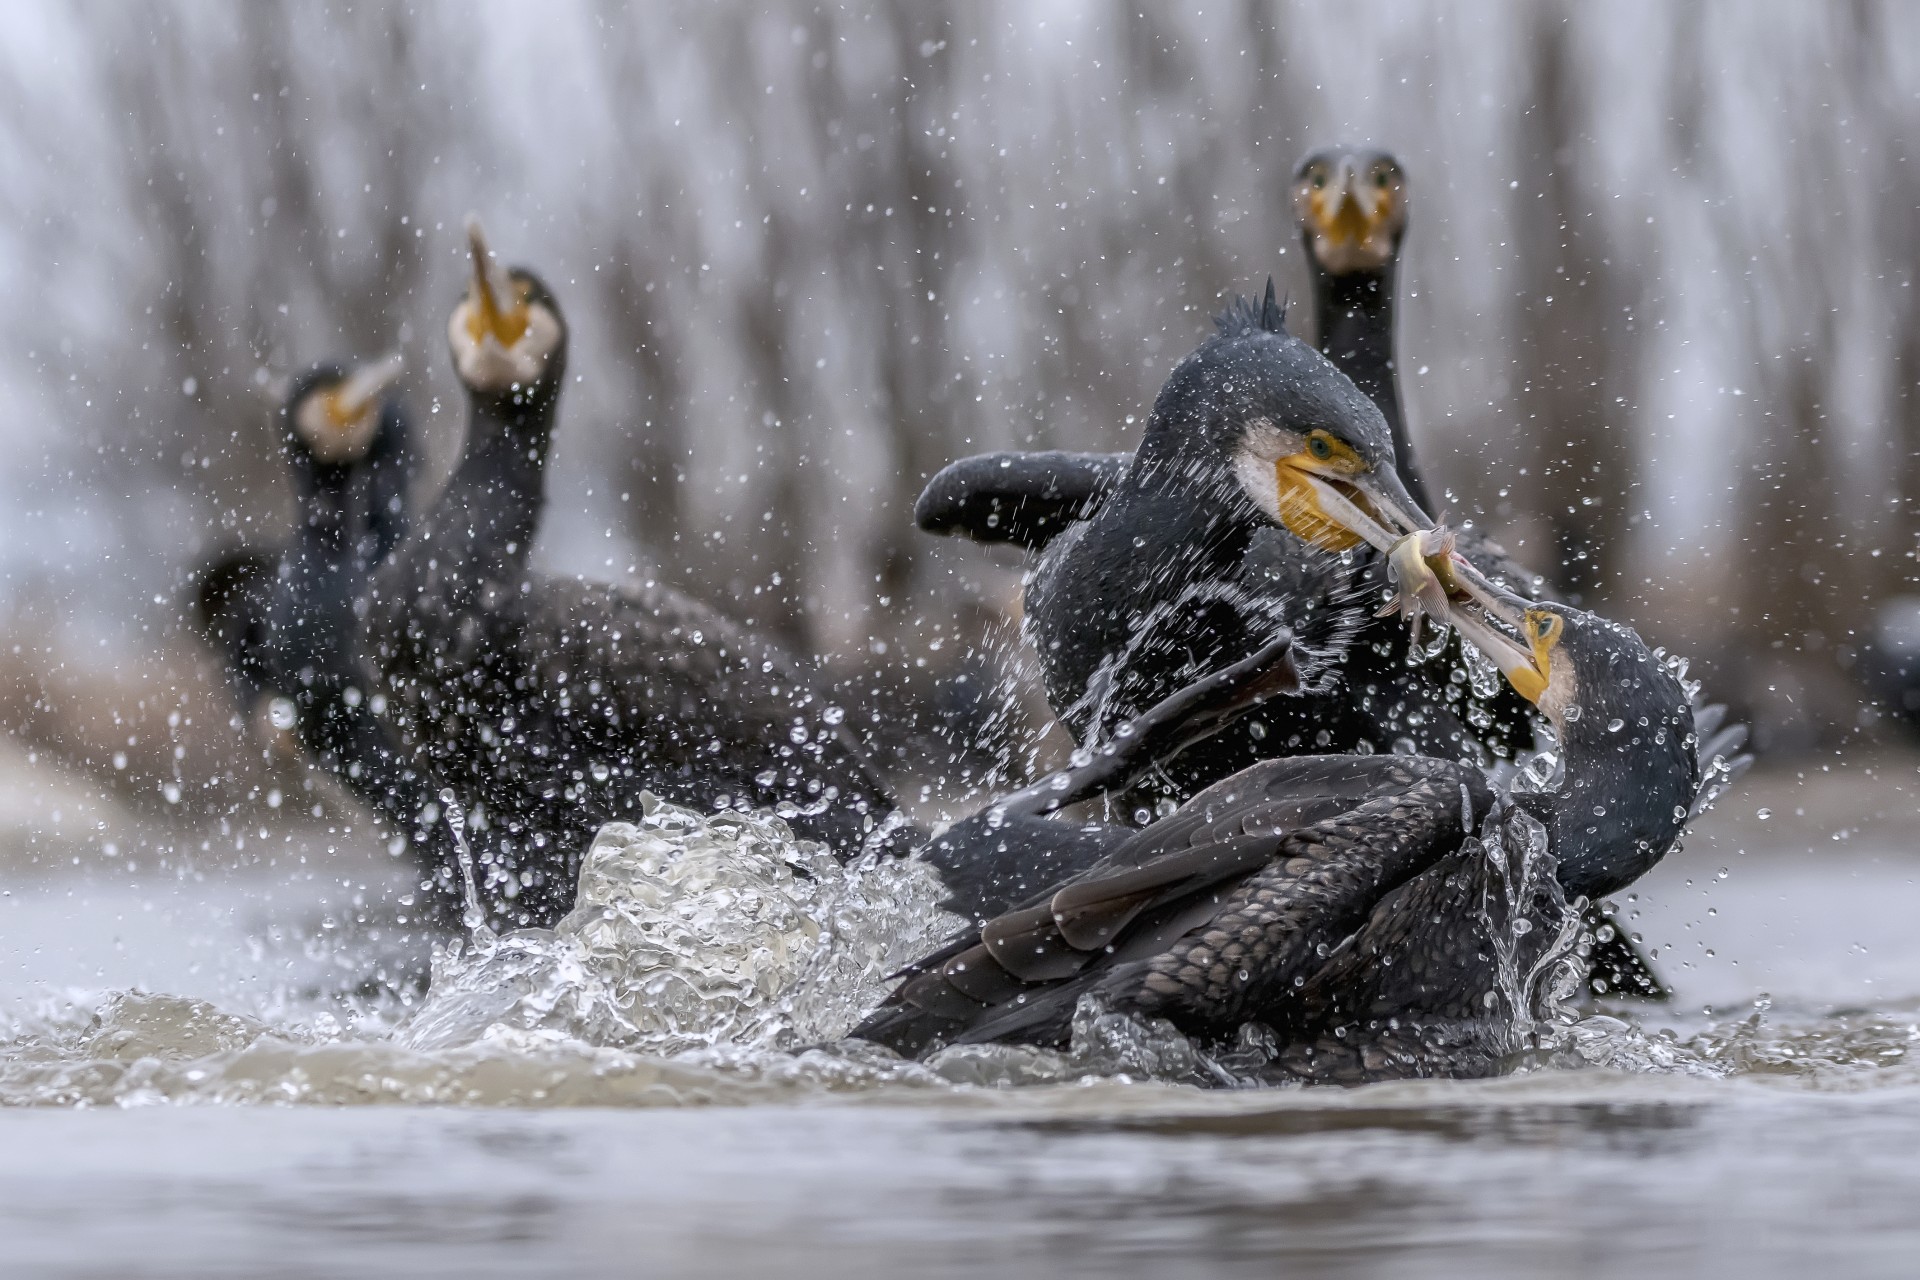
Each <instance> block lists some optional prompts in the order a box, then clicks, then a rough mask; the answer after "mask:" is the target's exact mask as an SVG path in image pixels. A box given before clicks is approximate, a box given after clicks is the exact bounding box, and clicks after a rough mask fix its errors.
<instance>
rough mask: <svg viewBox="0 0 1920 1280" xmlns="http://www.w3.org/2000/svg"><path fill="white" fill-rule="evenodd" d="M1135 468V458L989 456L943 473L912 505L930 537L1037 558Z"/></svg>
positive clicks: (1055, 454)
mask: <svg viewBox="0 0 1920 1280" xmlns="http://www.w3.org/2000/svg"><path fill="white" fill-rule="evenodd" d="M1132 462H1133V455H1132V454H1130V453H1063V452H1060V451H1057V450H1047V451H1039V452H1028V453H1017V452H1008V453H986V454H981V455H979V456H978V457H973V458H962V459H961V460H960V461H958V462H955V463H952V464H951V465H949V466H947V467H944V468H942V469H941V470H940V472H939V473H938V474H936V475H935V476H934V477H933V479H931V480H929V481H928V482H927V487H926V488H925V489H924V490H922V491H921V493H920V499H919V501H917V502H915V503H914V505H913V522H914V523H915V524H916V525H918V526H919V527H920V528H922V529H924V530H926V531H927V532H928V533H943V534H957V535H959V536H961V537H964V538H970V539H972V540H973V541H975V542H1008V543H1012V544H1013V545H1014V546H1017V547H1024V548H1025V549H1026V550H1028V551H1040V550H1042V549H1044V548H1045V547H1046V545H1047V543H1049V542H1051V541H1052V540H1053V539H1054V537H1055V536H1056V535H1058V534H1059V533H1060V532H1061V531H1062V530H1063V529H1065V528H1066V527H1067V526H1068V525H1070V524H1072V523H1073V522H1074V521H1076V520H1085V519H1086V518H1087V517H1088V516H1090V515H1092V514H1093V512H1094V511H1095V510H1096V509H1097V508H1098V507H1099V505H1100V503H1101V502H1102V501H1103V500H1104V499H1105V498H1106V496H1107V494H1108V493H1109V492H1111V491H1112V489H1113V486H1114V485H1115V484H1116V483H1118V481H1119V479H1120V477H1121V476H1122V475H1123V474H1124V473H1125V472H1126V469H1127V467H1128V466H1129V465H1131V464H1132Z"/></svg>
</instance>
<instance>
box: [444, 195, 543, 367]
mask: <svg viewBox="0 0 1920 1280" xmlns="http://www.w3.org/2000/svg"><path fill="white" fill-rule="evenodd" d="M467 249H468V252H469V254H470V255H471V257H472V263H473V274H472V276H471V278H470V279H469V280H468V282H467V296H466V297H464V298H462V299H461V300H460V305H458V306H456V307H455V308H454V309H453V318H452V319H450V320H448V321H447V342H448V344H449V345H450V346H451V347H452V348H453V367H454V370H455V371H456V372H457V373H458V374H459V375H460V381H461V382H462V383H463V384H464V385H465V386H466V388H467V390H468V391H470V392H472V393H473V394H475V395H481V396H487V397H491V398H502V399H504V398H508V397H528V396H531V395H533V394H534V393H535V392H536V391H538V390H541V389H545V388H554V387H557V386H558V385H559V381H560V376H561V374H562V373H564V372H565V369H566V343H567V324H566V321H565V320H564V319H562V318H561V315H560V304H559V302H558V301H556V300H555V299H554V296H553V293H552V291H551V290H549V289H548V288H547V286H546V285H545V284H544V283H543V282H542V281H541V279H540V277H538V276H536V275H534V274H533V272H531V271H528V270H526V269H524V268H522V267H502V266H500V265H499V264H498V263H497V262H496V261H495V260H494V257H493V253H492V251H491V250H489V249H488V248H487V240H486V235H485V234H484V233H483V232H482V231H481V230H480V223H479V220H478V219H473V218H469V219H468V220H467Z"/></svg>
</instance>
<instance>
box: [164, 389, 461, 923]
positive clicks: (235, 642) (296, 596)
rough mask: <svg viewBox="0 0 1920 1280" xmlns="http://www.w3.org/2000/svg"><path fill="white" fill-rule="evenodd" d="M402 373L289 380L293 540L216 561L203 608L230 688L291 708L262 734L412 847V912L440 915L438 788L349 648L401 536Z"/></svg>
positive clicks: (442, 839)
mask: <svg viewBox="0 0 1920 1280" xmlns="http://www.w3.org/2000/svg"><path fill="white" fill-rule="evenodd" d="M399 372H400V366H399V362H398V360H397V359H391V360H386V361H381V362H378V363H375V364H369V365H362V366H359V367H356V368H348V367H345V366H341V365H335V364H323V365H319V366H316V367H315V368H313V369H311V370H309V371H308V372H307V373H305V374H303V375H302V376H300V377H299V378H297V379H296V380H295V381H294V383H293V385H292V387H291V388H290V389H289V391H288V393H287V395H286V396H285V397H284V399H283V401H282V403H281V405H280V408H279V410H278V412H277V414H276V416H275V423H276V428H277V435H278V437H279V445H280V448H281V450H282V452H283V455H284V457H285V459H286V462H287V469H288V474H289V478H290V479H291V481H292V486H293V494H294V522H293V531H292V534H291V536H290V537H289V538H288V539H287V541H286V543H285V544H284V545H283V546H282V547H281V548H279V550H278V551H277V552H275V553H271V554H269V553H265V552H258V551H252V552H243V553H240V554H238V555H234V556H230V557H228V558H226V559H224V560H222V561H221V562H219V563H218V564H216V566H215V567H214V570H213V571H211V572H209V573H208V574H207V575H206V581H205V583H204V584H203V585H202V587H201V592H200V594H201V598H202V604H201V611H202V613H203V616H207V617H209V618H211V619H212V624H211V625H212V629H213V630H214V631H215V634H216V636H217V637H218V647H219V648H220V649H221V651H222V652H223V654H224V658H225V661H226V663H227V665H228V669H229V671H230V673H231V674H230V679H231V680H232V682H233V683H234V685H235V689H236V693H237V695H239V696H240V697H241V698H242V699H244V700H246V701H247V702H250V703H252V702H257V701H258V700H260V699H261V698H263V697H268V696H271V697H272V698H274V699H275V700H276V702H277V703H278V704H279V706H281V707H284V708H285V709H286V710H287V711H288V712H289V713H290V717H289V719H288V720H287V721H286V722H284V723H274V724H272V725H271V726H269V732H271V733H273V734H275V735H278V734H280V733H283V732H284V733H286V734H287V735H288V736H290V737H291V739H292V741H293V742H294V743H296V744H297V746H298V748H299V749H300V751H301V752H302V753H303V754H304V755H306V756H307V758H308V759H310V760H311V761H312V762H313V763H315V764H316V765H318V766H320V767H321V768H323V769H325V770H326V771H327V772H329V773H331V774H332V775H333V776H334V777H335V778H336V779H337V780H338V781H339V782H340V783H341V785H342V786H344V787H345V788H346V790H347V791H348V792H349V793H350V794H352V795H353V796H354V797H355V798H356V799H357V800H359V801H360V802H361V803H362V804H364V805H365V806H366V807H367V808H368V809H369V810H370V811H371V812H372V813H373V815H374V816H375V817H377V818H378V819H379V820H380V821H381V824H382V825H383V826H384V827H385V828H386V829H387V831H388V832H389V833H390V834H391V835H392V836H395V837H398V838H399V839H400V840H402V841H403V842H404V843H405V844H406V845H407V846H408V847H409V848H410V849H411V851H412V856H413V857H414V859H415V860H416V862H417V864H418V865H419V867H420V869H421V872H422V875H423V880H424V890H425V899H424V903H423V910H422V912H421V914H422V915H423V916H425V917H428V918H437V919H442V920H444V919H448V918H450V917H451V913H450V911H449V908H450V907H451V906H452V904H454V903H455V902H457V900H458V881H457V879H456V877H455V873H454V865H455V864H454V858H453V852H454V850H453V844H452V841H451V838H450V836H449V834H448V832H447V831H446V829H445V828H444V827H442V826H441V825H440V824H439V823H438V822H437V821H436V818H437V813H438V806H437V804H436V792H435V787H434V783H433V781H432V779H431V778H430V777H428V776H427V775H426V774H425V773H424V772H422V771H420V770H418V769H416V768H415V767H414V766H413V765H412V763H411V762H410V761H409V760H408V759H406V758H405V756H404V755H403V754H402V753H401V751H400V750H399V747H398V743H397V741H396V740H395V738H394V737H393V735H392V733H391V731H390V729H389V727H388V726H387V725H386V724H385V723H384V722H383V721H382V719H381V717H380V714H379V706H380V700H379V699H378V697H377V696H376V691H375V689H374V688H373V686H372V684H371V683H370V681H369V680H368V679H367V677H366V673H365V671H364V668H363V666H362V664H361V662H360V659H359V655H358V652H357V650H356V647H355V646H356V642H357V635H358V631H359V626H360V619H359V615H360V612H361V611H362V610H363V609H364V608H365V607H366V592H367V589H368V583H369V581H370V578H371V575H372V572H373V569H374V567H375V566H376V565H378V564H379V563H380V561H381V560H382V559H384V558H385V557H386V555H387V554H388V553H389V552H390V551H392V549H393V548H394V546H395V545H396V544H397V543H398V541H399V540H400V538H401V537H402V536H403V535H404V533H405V532H406V522H407V517H408V487H409V485H410V483H411V481H412V478H413V472H414V462H415V457H414V453H413V449H412V441H411V433H410V428H409V425H408V422H407V418H406V414H405V410H404V408H403V406H402V404H401V401H400V399H399V397H398V396H397V395H394V394H391V393H390V392H389V390H388V388H389V386H390V385H391V383H392V382H393V380H394V379H395V378H397V377H398V375H399ZM203 625H205V624H203ZM276 740H277V738H276Z"/></svg>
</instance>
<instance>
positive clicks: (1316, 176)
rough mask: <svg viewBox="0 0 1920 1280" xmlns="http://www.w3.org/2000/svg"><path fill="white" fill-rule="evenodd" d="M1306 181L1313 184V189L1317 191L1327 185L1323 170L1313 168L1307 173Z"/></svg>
mask: <svg viewBox="0 0 1920 1280" xmlns="http://www.w3.org/2000/svg"><path fill="white" fill-rule="evenodd" d="M1307 181H1308V182H1311V183H1312V184H1313V189H1314V190H1315V191H1318V190H1319V189H1320V188H1322V187H1324V186H1326V185H1327V175H1326V172H1325V170H1322V169H1315V170H1314V171H1313V172H1312V173H1310V174H1308V175H1307Z"/></svg>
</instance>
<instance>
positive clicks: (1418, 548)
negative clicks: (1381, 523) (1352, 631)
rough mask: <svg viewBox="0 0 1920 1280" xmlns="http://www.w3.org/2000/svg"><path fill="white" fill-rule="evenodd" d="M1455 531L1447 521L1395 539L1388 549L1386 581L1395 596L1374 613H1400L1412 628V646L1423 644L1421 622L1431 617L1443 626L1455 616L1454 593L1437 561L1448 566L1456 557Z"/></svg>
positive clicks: (1388, 614)
mask: <svg viewBox="0 0 1920 1280" xmlns="http://www.w3.org/2000/svg"><path fill="white" fill-rule="evenodd" d="M1453 544H1454V535H1453V532H1452V530H1450V529H1448V528H1446V527H1445V526H1444V525H1436V526H1435V527H1434V528H1432V529H1428V530H1426V531H1424V532H1421V533H1410V534H1408V535H1407V536H1406V537H1404V538H1402V539H1400V541H1398V542H1396V543H1394V545H1393V549H1392V550H1391V551H1389V552H1388V553H1387V581H1388V583H1389V584H1390V585H1391V586H1392V588H1393V598H1392V599H1390V600H1388V601H1387V603H1386V607H1385V608H1383V609H1381V610H1380V611H1379V612H1378V613H1377V614H1375V615H1374V616H1375V617H1378V618H1390V617H1392V616H1393V615H1394V614H1396V613H1398V614H1401V615H1403V616H1404V617H1405V618H1406V620H1407V625H1408V627H1409V628H1411V629H1412V631H1413V647H1414V648H1415V649H1419V648H1420V629H1421V624H1422V623H1423V622H1424V621H1425V620H1426V619H1427V618H1432V619H1433V620H1434V622H1435V623H1436V624H1437V625H1438V626H1440V627H1441V628H1445V627H1446V626H1448V625H1449V623H1450V622H1451V620H1452V613H1453V610H1452V603H1451V597H1450V596H1449V593H1448V590H1447V583H1446V580H1445V579H1444V578H1442V576H1441V573H1440V571H1437V570H1436V569H1435V568H1434V565H1435V564H1436V563H1438V564H1439V565H1441V566H1442V568H1443V569H1444V568H1446V567H1447V566H1448V565H1449V563H1450V562H1451V560H1452V558H1453Z"/></svg>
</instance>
